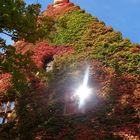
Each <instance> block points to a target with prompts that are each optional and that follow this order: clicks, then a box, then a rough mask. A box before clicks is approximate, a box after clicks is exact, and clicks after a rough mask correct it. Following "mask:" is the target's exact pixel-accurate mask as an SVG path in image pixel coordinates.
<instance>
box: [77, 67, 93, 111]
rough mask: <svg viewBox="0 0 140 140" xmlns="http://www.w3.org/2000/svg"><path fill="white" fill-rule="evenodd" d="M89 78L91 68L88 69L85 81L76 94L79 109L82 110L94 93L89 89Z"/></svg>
mask: <svg viewBox="0 0 140 140" xmlns="http://www.w3.org/2000/svg"><path fill="white" fill-rule="evenodd" d="M88 78H89V67H88V68H87V70H86V72H85V76H84V80H83V83H82V85H81V86H80V87H79V88H78V90H77V91H76V93H75V94H74V96H75V97H77V98H78V100H79V103H78V105H79V108H82V107H83V106H84V105H85V101H86V100H87V99H88V98H89V97H90V95H91V93H92V91H91V89H90V88H89V87H88Z"/></svg>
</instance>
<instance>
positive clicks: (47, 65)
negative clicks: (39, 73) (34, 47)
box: [44, 56, 54, 72]
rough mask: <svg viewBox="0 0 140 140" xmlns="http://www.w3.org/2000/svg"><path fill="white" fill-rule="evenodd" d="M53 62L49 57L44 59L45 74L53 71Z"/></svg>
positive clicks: (51, 57)
mask: <svg viewBox="0 0 140 140" xmlns="http://www.w3.org/2000/svg"><path fill="white" fill-rule="evenodd" d="M53 61H54V58H53V56H49V57H47V58H46V59H45V62H44V69H45V70H46V72H49V71H51V70H53Z"/></svg>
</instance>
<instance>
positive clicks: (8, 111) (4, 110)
mask: <svg viewBox="0 0 140 140" xmlns="http://www.w3.org/2000/svg"><path fill="white" fill-rule="evenodd" d="M14 108H15V101H8V102H3V103H1V106H0V124H4V123H7V122H8V121H10V120H11V116H12V113H13V110H14Z"/></svg>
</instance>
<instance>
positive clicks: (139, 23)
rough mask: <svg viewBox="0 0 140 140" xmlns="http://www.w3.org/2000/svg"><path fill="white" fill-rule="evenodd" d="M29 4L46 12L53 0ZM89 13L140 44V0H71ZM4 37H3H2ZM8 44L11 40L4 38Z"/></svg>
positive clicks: (39, 0)
mask: <svg viewBox="0 0 140 140" xmlns="http://www.w3.org/2000/svg"><path fill="white" fill-rule="evenodd" d="M25 1H26V2H27V3H28V4H31V3H33V2H34V3H36V2H39V3H40V4H41V5H42V10H45V9H46V7H47V5H48V4H49V3H52V1H53V0H25ZM71 1H72V2H74V3H75V4H77V5H79V6H80V7H81V8H82V9H85V10H86V11H87V12H88V13H90V14H92V15H93V16H96V17H98V19H99V20H101V21H104V22H105V23H106V25H107V26H112V27H113V28H114V29H115V30H117V31H120V32H122V34H123V36H124V37H125V38H129V39H130V40H131V41H132V42H133V43H140V8H139V7H140V0H71ZM0 36H3V35H0ZM3 37H4V38H5V39H6V40H7V44H11V43H12V42H11V40H10V39H9V38H8V37H6V36H3Z"/></svg>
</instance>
